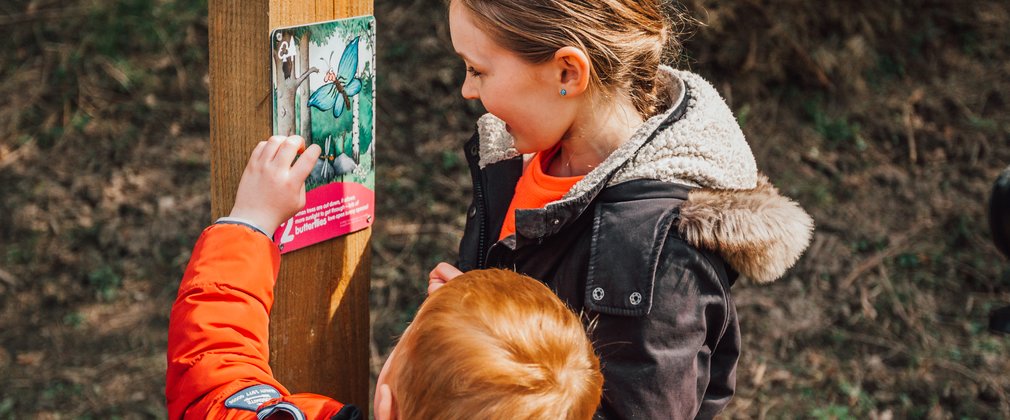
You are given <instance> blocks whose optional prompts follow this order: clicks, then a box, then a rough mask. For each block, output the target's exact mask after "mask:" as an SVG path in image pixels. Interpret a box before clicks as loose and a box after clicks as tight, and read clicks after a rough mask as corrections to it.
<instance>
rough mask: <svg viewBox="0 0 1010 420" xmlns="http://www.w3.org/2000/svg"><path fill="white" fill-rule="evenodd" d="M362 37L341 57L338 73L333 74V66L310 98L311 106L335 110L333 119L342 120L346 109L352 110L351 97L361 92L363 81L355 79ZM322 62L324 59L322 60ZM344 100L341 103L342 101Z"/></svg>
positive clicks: (331, 57) (353, 42)
mask: <svg viewBox="0 0 1010 420" xmlns="http://www.w3.org/2000/svg"><path fill="white" fill-rule="evenodd" d="M360 40H361V37H360V36H359V37H357V38H354V40H352V41H351V42H350V43H348V44H347V47H346V48H344V53H343V54H341V55H340V64H338V65H337V72H336V73H334V72H333V67H332V65H331V64H330V63H327V65H331V67H330V69H329V70H328V71H327V72H326V77H324V78H323V82H324V84H323V85H322V86H320V87H319V89H316V91H315V92H312V96H310V97H309V106H311V107H315V108H316V109H318V110H320V111H329V110H331V109H332V110H333V118H340V114H343V113H344V109H351V97H352V96H354V95H357V94H358V92H361V79H359V78H357V77H355V76H356V75H355V73H356V72H357V71H358V41H360ZM320 60H322V58H320ZM330 60H333V53H330ZM341 98H343V100H342V101H341V100H340V99H341Z"/></svg>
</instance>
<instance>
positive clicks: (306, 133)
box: [298, 31, 312, 144]
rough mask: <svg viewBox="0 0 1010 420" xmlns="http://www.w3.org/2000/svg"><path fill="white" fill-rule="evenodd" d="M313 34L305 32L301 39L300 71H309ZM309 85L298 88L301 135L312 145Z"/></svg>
mask: <svg viewBox="0 0 1010 420" xmlns="http://www.w3.org/2000/svg"><path fill="white" fill-rule="evenodd" d="M311 37H312V32H310V31H305V32H304V33H302V36H301V38H300V39H299V40H298V62H299V63H300V64H301V65H300V66H299V68H300V69H309V68H310V64H309V41H310V40H311ZM310 94H311V92H309V84H308V83H303V84H302V85H301V86H300V87H299V88H298V112H299V115H300V118H299V119H300V121H299V124H300V126H301V127H300V129H299V130H298V131H299V133H298V134H300V135H301V136H302V137H303V138H304V139H305V144H312V112H311V111H310V110H309V95H310Z"/></svg>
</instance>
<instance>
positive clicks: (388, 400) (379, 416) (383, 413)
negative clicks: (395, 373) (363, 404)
mask: <svg viewBox="0 0 1010 420" xmlns="http://www.w3.org/2000/svg"><path fill="white" fill-rule="evenodd" d="M378 392H379V396H378V398H376V399H377V400H378V403H377V404H376V405H375V420H396V417H397V416H396V401H395V400H393V391H392V390H390V389H389V385H386V384H382V385H379V389H378Z"/></svg>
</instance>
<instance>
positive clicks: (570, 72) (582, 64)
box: [554, 47, 592, 95]
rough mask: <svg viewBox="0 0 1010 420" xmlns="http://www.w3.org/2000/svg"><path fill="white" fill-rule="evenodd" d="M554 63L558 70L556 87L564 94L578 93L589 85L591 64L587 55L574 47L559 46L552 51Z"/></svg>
mask: <svg viewBox="0 0 1010 420" xmlns="http://www.w3.org/2000/svg"><path fill="white" fill-rule="evenodd" d="M554 65H555V67H556V70H557V71H558V76H559V77H558V82H560V85H559V86H558V89H559V90H560V89H564V90H565V91H566V95H573V94H574V95H580V94H582V93H583V92H585V91H586V89H587V88H588V87H589V75H590V73H591V71H592V64H590V63H589V56H588V55H586V53H585V52H584V51H582V50H580V49H578V48H575V47H561V48H559V49H558V51H557V52H555V53H554Z"/></svg>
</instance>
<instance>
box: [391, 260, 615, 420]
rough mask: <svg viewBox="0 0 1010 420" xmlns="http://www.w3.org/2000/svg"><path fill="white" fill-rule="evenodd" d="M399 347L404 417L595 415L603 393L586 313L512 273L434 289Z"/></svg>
mask: <svg viewBox="0 0 1010 420" xmlns="http://www.w3.org/2000/svg"><path fill="white" fill-rule="evenodd" d="M396 352H397V355H396V357H395V358H394V359H393V361H392V363H391V365H390V370H391V373H392V374H393V375H394V379H393V383H391V384H390V387H391V388H392V391H393V395H395V396H396V397H395V398H396V404H397V407H398V412H399V418H401V419H404V420H411V419H435V418H437V419H512V418H516V419H552V420H555V419H570V420H582V419H590V418H592V416H593V413H594V412H595V411H596V407H597V406H598V405H599V403H600V395H601V393H602V390H603V375H602V374H601V373H600V362H599V359H598V358H597V357H596V354H595V353H594V352H593V346H592V343H591V342H590V341H589V338H588V337H587V336H586V332H585V329H584V327H583V325H582V322H580V320H579V317H578V316H576V315H575V314H574V313H573V312H572V311H571V310H570V309H568V307H567V306H565V304H564V303H562V302H561V300H560V299H558V297H557V296H556V295H555V294H554V293H553V292H551V290H550V289H548V288H547V287H546V286H544V285H543V284H542V283H540V282H538V281H536V280H533V279H531V278H529V277H526V276H522V275H519V274H516V273H514V272H510V271H504V270H478V271H470V272H468V273H466V274H463V275H461V276H459V277H457V278H456V279H455V280H453V281H450V282H449V283H447V284H446V285H445V286H443V287H442V288H440V289H438V290H437V291H435V292H434V293H432V294H431V296H429V297H428V299H427V301H425V302H424V304H423V305H422V306H421V309H420V310H418V312H417V316H416V317H415V318H414V322H413V323H412V324H411V326H410V328H408V330H407V331H406V332H405V333H404V334H403V337H402V338H401V339H400V343H399V344H398V345H397V347H396Z"/></svg>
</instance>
